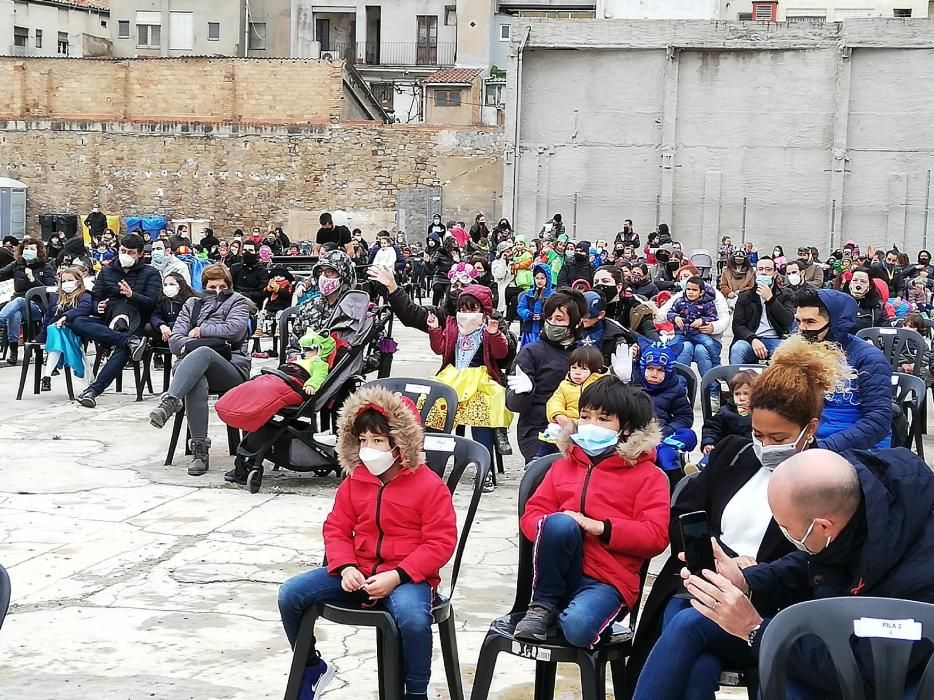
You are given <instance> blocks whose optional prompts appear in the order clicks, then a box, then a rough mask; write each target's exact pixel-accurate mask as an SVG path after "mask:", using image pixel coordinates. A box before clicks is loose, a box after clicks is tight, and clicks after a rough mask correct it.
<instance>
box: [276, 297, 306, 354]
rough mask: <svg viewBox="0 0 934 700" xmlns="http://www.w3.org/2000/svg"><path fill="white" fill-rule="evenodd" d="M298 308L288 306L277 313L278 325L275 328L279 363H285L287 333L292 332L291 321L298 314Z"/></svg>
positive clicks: (287, 344)
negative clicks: (277, 334)
mask: <svg viewBox="0 0 934 700" xmlns="http://www.w3.org/2000/svg"><path fill="white" fill-rule="evenodd" d="M300 308H301V307H300V306H290V307H289V308H287V309H286V310H285V311H283V312H281V313H280V314H279V327H278V328H277V329H276V330H277V331H278V332H279V364H280V365H284V364H285V359H286V357H285V356H286V351H287V350H288V348H289V333H291V332H292V322H293V321H294V320H295V317H296V316H298V311H299V309H300Z"/></svg>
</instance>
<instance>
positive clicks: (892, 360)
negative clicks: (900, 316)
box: [856, 328, 927, 377]
mask: <svg viewBox="0 0 934 700" xmlns="http://www.w3.org/2000/svg"><path fill="white" fill-rule="evenodd" d="M856 337H857V338H862V339H863V340H866V341H868V342H870V343H872V344H873V345H875V346H876V347H877V348H879V349H880V350H881V351H882V354H883V355H885V359H887V360H888V361H889V364H890V365H891V366H892V371H893V372H901V371H902V368H901V367H902V364H904V363H911V364H914V369H913V370H912V374H914V375H916V376H918V377H920V376H922V374H923V372H924V369H925V368H924V366H923V365H924V361H923V360H924V353H925V351H926V350H927V343H925V341H924V336H923V335H921V334H920V333H918V331H915V330H912V329H911V328H863V329H862V330H861V331H859V332H858V333H857V334H856Z"/></svg>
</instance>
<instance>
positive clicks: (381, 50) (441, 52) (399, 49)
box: [321, 41, 456, 66]
mask: <svg viewBox="0 0 934 700" xmlns="http://www.w3.org/2000/svg"><path fill="white" fill-rule="evenodd" d="M455 47H456V44H455V43H454V42H437V43H436V44H435V45H433V46H432V45H426V44H419V43H417V42H414V41H395V42H375V41H358V42H356V43H354V42H337V43H334V44H331V48H330V49H324V48H322V49H321V54H322V56H323V55H324V54H326V53H330V54H331V55H332V56H333V57H334V58H335V59H341V60H344V61H347V62H348V63H353V64H354V65H357V66H453V65H454V55H455Z"/></svg>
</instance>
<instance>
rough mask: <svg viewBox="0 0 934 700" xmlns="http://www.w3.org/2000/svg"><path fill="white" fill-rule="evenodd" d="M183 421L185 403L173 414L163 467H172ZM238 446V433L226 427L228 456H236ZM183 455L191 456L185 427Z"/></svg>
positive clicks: (187, 432) (189, 434)
mask: <svg viewBox="0 0 934 700" xmlns="http://www.w3.org/2000/svg"><path fill="white" fill-rule="evenodd" d="M184 420H185V402H184V401H182V409H181V410H180V411H179V412H178V413H176V414H175V421H174V422H173V423H172V437H171V438H169V451H168V452H167V453H166V455H165V466H167V467H170V466H172V460H174V459H175V448H176V447H178V438H179V437H181V434H182V423H183V422H184ZM239 444H240V431H239V430H237V429H236V428H232V427H231V426H229V425H228V426H227V450H228V452H229V453H230V455H231V456H232V457H233V456H236V454H237V446H238V445H239ZM185 454H186V455H190V454H191V432H190V431H189V430H188V428H187V426H186V427H185Z"/></svg>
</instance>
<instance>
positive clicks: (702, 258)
mask: <svg viewBox="0 0 934 700" xmlns="http://www.w3.org/2000/svg"><path fill="white" fill-rule="evenodd" d="M691 263H692V264H693V265H694V267H696V268H697V269H698V271H699V272H700V276H701V279H702V280H704V281H705V282H710V279H711V277H710V271H711V269H712V268H713V257H712V256H711V255H710V251H709V250H704V249H703V248H701V249H698V250H695V251H694V252H692V253H691Z"/></svg>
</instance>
